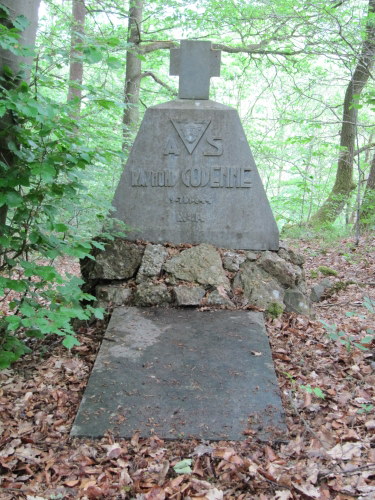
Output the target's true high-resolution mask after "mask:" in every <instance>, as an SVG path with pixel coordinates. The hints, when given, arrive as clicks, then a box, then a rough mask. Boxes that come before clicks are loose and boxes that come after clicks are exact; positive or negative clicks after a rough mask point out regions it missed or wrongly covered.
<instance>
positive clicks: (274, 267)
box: [259, 251, 302, 287]
mask: <svg viewBox="0 0 375 500" xmlns="http://www.w3.org/2000/svg"><path fill="white" fill-rule="evenodd" d="M259 265H260V266H261V267H262V268H263V269H264V270H265V271H266V272H267V273H268V274H271V275H272V276H274V277H275V278H276V279H277V281H278V282H279V283H281V284H282V285H285V286H289V287H293V286H294V285H296V284H297V283H298V282H299V281H300V280H301V279H302V271H301V269H300V268H299V267H298V266H293V265H292V264H291V262H288V261H286V260H284V259H282V258H281V257H279V256H278V255H277V253H276V252H268V251H267V252H264V253H263V255H262V257H261V258H260V260H259Z"/></svg>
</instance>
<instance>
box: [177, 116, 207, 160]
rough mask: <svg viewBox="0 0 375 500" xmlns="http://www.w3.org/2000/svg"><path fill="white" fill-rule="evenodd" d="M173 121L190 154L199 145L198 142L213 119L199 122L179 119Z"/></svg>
mask: <svg viewBox="0 0 375 500" xmlns="http://www.w3.org/2000/svg"><path fill="white" fill-rule="evenodd" d="M171 121H172V123H173V125H174V128H175V129H176V130H177V133H178V135H179V136H180V137H181V140H182V142H183V143H184V144H185V147H186V149H187V150H188V152H189V153H190V154H192V153H193V151H194V149H195V148H196V147H197V145H198V142H199V141H200V140H201V138H202V136H203V134H204V133H205V132H206V130H207V127H208V126H209V124H210V123H211V120H202V121H199V122H179V121H177V120H171Z"/></svg>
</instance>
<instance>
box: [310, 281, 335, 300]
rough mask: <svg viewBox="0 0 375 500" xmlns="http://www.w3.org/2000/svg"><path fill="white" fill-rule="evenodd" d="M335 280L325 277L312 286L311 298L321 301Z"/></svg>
mask: <svg viewBox="0 0 375 500" xmlns="http://www.w3.org/2000/svg"><path fill="white" fill-rule="evenodd" d="M332 285H333V282H332V281H331V280H330V279H329V278H325V279H324V280H322V281H320V283H317V284H316V285H314V286H313V287H312V288H311V294H310V300H311V301H312V302H319V301H320V300H322V297H323V295H324V294H325V293H326V292H327V291H328V290H329V289H330V288H331V286H332Z"/></svg>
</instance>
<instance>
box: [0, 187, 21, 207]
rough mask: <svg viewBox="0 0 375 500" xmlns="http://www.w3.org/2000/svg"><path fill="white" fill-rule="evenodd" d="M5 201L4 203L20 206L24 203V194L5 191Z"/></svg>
mask: <svg viewBox="0 0 375 500" xmlns="http://www.w3.org/2000/svg"><path fill="white" fill-rule="evenodd" d="M3 199H4V202H3V203H1V206H2V205H8V206H9V207H19V206H20V205H21V204H22V201H23V199H22V196H21V195H20V194H18V193H17V192H16V191H8V192H7V193H5V196H4V198H3Z"/></svg>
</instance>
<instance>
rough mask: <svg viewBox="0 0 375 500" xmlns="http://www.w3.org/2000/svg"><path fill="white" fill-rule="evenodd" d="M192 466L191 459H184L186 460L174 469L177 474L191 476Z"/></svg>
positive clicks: (178, 463)
mask: <svg viewBox="0 0 375 500" xmlns="http://www.w3.org/2000/svg"><path fill="white" fill-rule="evenodd" d="M190 466H191V458H184V460H181V461H180V462H177V463H176V465H175V466H174V467H173V469H174V471H175V473H176V474H191V473H192V472H193V471H192V469H191V467H190Z"/></svg>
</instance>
